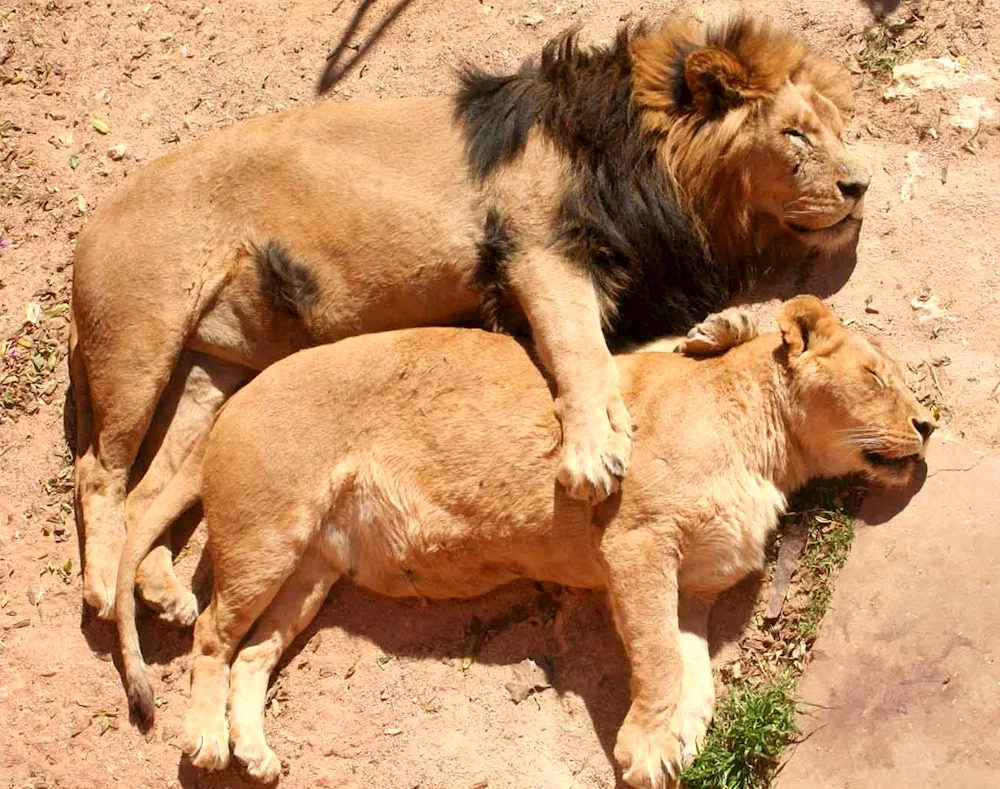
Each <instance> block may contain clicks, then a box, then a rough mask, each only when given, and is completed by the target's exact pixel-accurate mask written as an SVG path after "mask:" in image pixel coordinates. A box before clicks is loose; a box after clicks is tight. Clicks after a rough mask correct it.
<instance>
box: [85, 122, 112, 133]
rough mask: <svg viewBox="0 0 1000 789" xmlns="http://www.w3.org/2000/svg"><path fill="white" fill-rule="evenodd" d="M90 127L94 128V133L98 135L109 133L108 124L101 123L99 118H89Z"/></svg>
mask: <svg viewBox="0 0 1000 789" xmlns="http://www.w3.org/2000/svg"><path fill="white" fill-rule="evenodd" d="M90 125H91V126H93V127H94V131H96V132H97V133H98V134H109V133H110V132H111V127H110V126H109V125H108V122H107V121H102V120H101V119H100V118H91V119H90Z"/></svg>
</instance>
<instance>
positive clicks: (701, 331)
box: [677, 307, 758, 356]
mask: <svg viewBox="0 0 1000 789" xmlns="http://www.w3.org/2000/svg"><path fill="white" fill-rule="evenodd" d="M757 334H758V329H757V319H756V318H755V317H754V316H753V315H751V314H750V313H749V312H748V311H747V310H743V309H740V308H738V307H730V308H729V309H727V310H723V311H722V312H716V313H713V314H712V315H709V316H708V317H707V318H705V320H703V321H702V322H701V323H699V324H698V325H697V326H695V327H694V328H693V329H691V331H689V332H688V334H687V337H685V338H684V339H683V340H681V342H680V344H679V345H678V346H677V351H678V353H683V354H686V355H688V356H711V355H713V354H717V353H722V352H724V351H727V350H729V349H730V348H733V347H735V346H737V345H742V344H743V343H745V342H749V341H750V340H752V339H753V338H754V337H756V336H757Z"/></svg>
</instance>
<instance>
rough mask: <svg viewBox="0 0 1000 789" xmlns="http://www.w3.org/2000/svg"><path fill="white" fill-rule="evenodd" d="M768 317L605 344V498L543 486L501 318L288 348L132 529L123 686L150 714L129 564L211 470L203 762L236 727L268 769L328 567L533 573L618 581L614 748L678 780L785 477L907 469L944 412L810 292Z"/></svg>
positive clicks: (549, 427)
mask: <svg viewBox="0 0 1000 789" xmlns="http://www.w3.org/2000/svg"><path fill="white" fill-rule="evenodd" d="M779 326H780V328H781V332H780V333H775V334H766V335H761V336H759V337H755V335H756V329H755V327H754V326H753V324H752V322H751V321H750V320H749V319H748V318H747V315H746V314H745V313H741V312H738V311H735V310H729V311H726V312H724V313H721V314H720V315H716V316H712V317H710V318H709V319H708V320H707V321H706V322H705V323H703V324H702V325H701V326H699V327H698V328H697V331H696V332H694V333H693V335H692V339H690V340H687V341H684V342H682V344H681V350H683V351H685V352H686V353H687V354H688V355H687V356H684V355H680V354H671V353H656V352H638V353H633V354H630V355H621V356H617V357H615V362H616V365H617V368H618V372H619V375H620V380H621V386H622V395H623V397H624V399H625V402H626V404H627V405H628V408H629V410H630V412H631V414H632V416H633V418H634V419H635V420H636V430H635V435H634V442H635V444H634V448H633V457H634V462H633V464H632V469H631V471H630V472H629V475H628V477H627V478H626V479H625V482H624V483H623V485H622V488H621V491H620V494H619V495H618V496H616V497H614V498H612V499H609V500H608V501H607V502H605V503H603V504H601V505H596V506H595V505H592V504H589V503H587V502H581V501H578V500H575V499H573V498H571V497H569V496H568V495H567V494H566V493H565V491H564V490H563V489H562V488H561V487H559V486H553V476H554V474H555V468H556V465H557V463H558V459H557V450H558V445H559V436H560V429H559V423H558V422H557V420H556V419H555V417H554V416H553V413H552V394H551V393H550V389H549V386H548V384H547V382H546V380H545V379H544V378H543V376H542V374H541V372H540V371H539V370H538V369H537V368H536V366H535V365H534V364H533V363H532V360H531V359H530V357H529V355H528V353H527V352H526V351H525V349H524V348H523V347H522V346H520V345H518V343H517V342H516V341H515V340H513V339H511V338H509V337H504V336H502V335H496V334H489V333H486V332H482V331H478V330H471V329H444V328H441V329H433V328H428V329H410V330H404V331H398V332H388V333H384V334H377V335H368V336H365V337H357V338H352V339H348V340H344V341H343V342H340V343H337V344H334V345H329V346H323V347H321V348H315V349H310V350H306V351H302V352H301V353H297V354H295V355H294V356H292V357H290V358H288V359H286V360H283V361H281V362H279V363H278V364H275V365H274V366H273V367H271V368H270V369H269V370H268V371H267V372H265V373H264V374H263V375H261V376H259V377H258V378H257V379H255V380H254V381H253V382H251V383H250V384H249V385H248V386H246V387H245V388H244V389H243V390H242V391H240V392H239V393H237V394H236V395H235V396H234V397H233V398H232V399H231V400H230V401H229V402H228V403H227V404H226V406H225V408H224V409H223V410H222V411H221V412H220V413H219V415H218V419H217V421H216V423H215V426H214V427H213V429H212V430H211V433H210V435H209V437H208V439H207V441H202V442H200V444H199V447H198V449H196V450H195V451H193V452H192V454H191V455H190V456H189V458H188V460H187V461H186V462H185V464H184V466H183V467H182V469H181V472H180V473H179V474H178V475H177V476H175V477H174V479H173V480H172V481H171V483H170V484H169V485H168V486H167V487H166V489H165V490H164V492H163V493H162V495H161V496H160V498H159V499H157V500H156V502H155V503H154V504H153V506H152V507H150V509H149V510H148V511H147V514H146V516H145V517H144V518H143V520H142V521H140V523H139V524H137V526H136V528H134V529H133V530H132V531H131V532H130V533H129V535H128V540H127V542H126V547H125V551H124V554H123V557H122V566H121V571H120V574H119V586H118V614H119V616H118V627H119V635H120V638H121V642H122V649H123V655H124V663H125V671H124V675H125V678H126V684H127V686H128V691H129V699H130V707H131V708H132V710H133V712H134V713H135V714H136V715H137V717H138V718H139V719H140V720H141V721H143V720H144V721H148V720H149V719H150V718H151V717H152V715H153V713H154V706H153V693H152V688H151V686H150V684H149V680H148V678H147V677H146V673H145V670H144V666H143V661H142V654H141V652H140V650H139V643H138V636H137V633H136V629H135V601H134V597H133V589H134V578H135V572H136V568H137V567H138V566H139V562H140V561H141V559H142V557H143V556H144V555H145V552H146V551H147V550H148V549H149V547H150V546H151V545H152V544H153V542H154V540H155V539H156V536H157V535H158V534H159V533H160V532H161V531H162V530H163V529H165V528H166V527H167V525H168V524H169V523H170V521H171V519H172V518H174V517H176V516H177V515H178V514H179V513H180V512H182V511H183V510H184V509H185V508H186V507H188V506H190V505H191V504H192V503H193V502H194V501H195V500H196V499H197V498H198V496H199V493H200V495H201V497H202V502H203V506H204V510H205V517H206V520H207V523H208V535H209V537H208V551H209V553H210V555H211V559H212V563H213V568H214V588H213V593H212V601H211V603H210V604H209V606H208V607H207V608H206V610H205V611H204V613H202V614H201V616H200V617H199V618H198V622H197V624H196V625H195V637H194V648H193V659H192V664H191V665H192V681H191V702H190V709H189V712H188V717H187V721H186V727H185V729H186V730H185V735H184V739H183V747H184V750H185V752H187V753H188V754H189V755H190V756H191V758H192V760H193V762H194V763H195V764H196V765H198V766H201V767H205V768H216V769H217V768H222V767H224V766H225V765H226V764H227V763H228V761H229V754H230V743H231V744H232V752H233V753H234V754H235V755H236V758H237V759H238V760H239V761H240V762H242V763H244V764H245V765H246V766H247V769H248V770H249V772H250V774H251V775H253V776H254V777H256V778H260V779H262V780H272V779H274V778H276V777H277V775H278V773H279V771H280V767H281V765H280V762H279V760H278V758H277V756H275V754H274V752H273V751H271V750H270V748H269V747H268V746H267V744H266V743H265V741H264V729H263V715H264V701H265V694H266V691H267V684H268V677H269V676H270V673H271V671H272V670H273V669H274V667H275V666H276V665H277V663H278V660H279V658H280V657H281V653H282V652H283V651H284V649H285V648H286V647H287V646H288V645H289V644H290V643H291V642H292V640H293V639H294V638H295V636H296V635H297V634H298V633H299V632H300V631H301V630H302V629H303V628H304V627H306V625H307V624H308V623H309V621H310V620H311V619H312V618H313V616H314V615H315V614H316V612H317V610H318V609H319V607H320V605H321V604H322V602H323V600H324V598H325V597H326V595H327V592H328V591H329V589H330V587H331V586H332V584H333V583H334V582H335V581H336V580H337V578H338V577H340V576H342V575H346V576H347V577H348V578H350V579H351V580H353V582H354V583H357V584H361V585H362V586H365V587H367V588H369V589H372V590H375V591H377V592H380V593H382V594H386V595H393V596H409V595H416V596H421V597H434V598H446V597H466V596H473V595H478V594H481V593H483V592H486V591H487V590H489V589H492V588H493V587H496V586H498V585H500V584H504V583H507V582H508V581H512V580H514V579H517V578H534V579H539V580H548V581H554V582H557V583H562V584H567V585H572V586H578V587H586V588H591V589H606V590H607V591H608V595H609V598H610V602H611V608H612V611H613V614H614V618H615V623H616V625H617V628H618V632H619V634H620V635H621V638H622V641H623V642H624V645H625V650H626V652H627V654H628V657H629V660H630V662H631V665H632V683H631V688H632V706H631V708H630V710H629V712H628V715H627V716H626V718H625V721H624V723H623V725H622V727H621V730H620V731H619V733H618V742H617V745H616V747H615V758H616V759H617V760H618V762H619V764H620V765H621V768H622V770H623V774H624V777H625V780H626V781H627V782H629V783H630V784H632V785H633V786H663V785H664V784H665V783H666V782H667V779H668V775H669V776H672V777H676V776H677V774H678V772H679V770H680V766H681V763H682V761H683V760H684V759H686V758H687V757H689V756H691V755H692V754H693V753H694V751H695V750H696V748H697V746H698V743H699V741H700V738H701V737H702V735H703V734H704V733H705V730H706V727H707V725H708V722H709V720H710V719H711V716H712V707H713V704H714V694H713V685H712V675H711V668H710V665H709V657H708V648H707V645H706V641H705V638H706V627H707V622H708V615H709V612H710V610H711V607H712V605H713V602H714V600H715V598H716V596H717V595H718V594H719V593H721V592H722V591H724V590H726V589H728V588H729V587H730V586H732V585H733V584H735V583H736V582H737V581H739V580H740V579H741V578H742V577H743V576H744V575H746V574H747V573H749V572H751V571H753V570H755V569H757V568H759V567H761V565H762V563H763V558H764V546H765V541H766V537H767V535H768V533H769V532H770V531H771V530H772V529H773V528H774V527H775V525H776V524H777V521H778V516H779V515H780V514H781V512H782V511H783V510H784V508H785V502H786V497H787V496H788V495H789V494H790V493H791V492H792V491H794V490H795V489H796V488H797V487H799V486H800V485H802V484H804V483H805V482H806V481H807V480H808V479H809V478H810V477H814V476H820V475H822V476H835V475H841V474H847V473H852V472H865V473H867V474H869V475H870V476H871V477H872V478H873V479H875V480H877V481H879V482H882V483H887V484H889V485H896V484H902V483H904V482H906V481H908V480H909V479H910V478H911V476H912V472H913V470H914V468H915V467H916V464H917V461H918V460H919V459H920V458H921V457H922V455H923V452H924V446H925V443H926V441H927V439H928V438H929V437H930V434H931V432H932V431H933V429H934V423H933V422H932V420H931V417H930V415H929V414H928V413H927V411H926V409H924V408H923V407H922V406H921V405H920V404H919V403H918V402H917V401H916V399H915V398H914V397H913V395H912V394H911V393H910V392H909V390H908V389H907V388H906V385H905V384H904V382H903V380H902V378H901V375H900V370H899V368H898V367H897V366H896V365H895V364H894V363H893V362H892V361H891V360H890V359H889V358H888V357H887V356H885V355H884V354H883V353H882V352H881V351H880V350H879V349H878V348H876V347H875V346H873V345H871V344H870V343H869V342H867V341H866V340H864V339H863V338H862V337H860V336H859V335H856V334H852V333H851V332H849V331H848V330H846V329H845V328H843V327H842V326H841V324H840V323H839V321H838V320H837V319H836V318H835V317H834V315H833V313H832V312H830V310H829V309H828V308H827V307H826V306H825V305H824V304H823V303H822V302H821V301H819V300H818V299H816V298H814V297H812V296H806V297H799V298H796V299H793V300H792V301H789V302H786V303H785V304H784V305H783V307H782V308H781V310H780V313H779ZM729 346H731V347H729ZM727 347H729V350H728V351H726V352H725V353H724V354H723V355H720V356H707V357H705V358H700V359H698V358H691V357H690V355H691V354H692V353H694V354H706V353H717V352H721V351H723V350H725V349H726V348H727ZM202 464H204V465H203V469H204V474H203V475H202V474H201V473H199V472H200V471H201V470H202ZM255 622H256V626H255V627H254V628H253V631H252V632H250V631H251V626H253V625H254V623H255ZM248 632H249V633H250V636H249V639H248V640H247V641H246V643H245V644H243V646H242V647H241V648H240V644H241V641H242V640H243V638H244V636H246V635H247V633H248ZM238 648H239V650H238ZM237 650H238V652H237ZM234 655H235V656H236V657H235V661H233V656H234ZM231 661H232V669H231V673H230V662H231ZM227 701H228V704H229V715H228V722H227V714H226V709H227Z"/></svg>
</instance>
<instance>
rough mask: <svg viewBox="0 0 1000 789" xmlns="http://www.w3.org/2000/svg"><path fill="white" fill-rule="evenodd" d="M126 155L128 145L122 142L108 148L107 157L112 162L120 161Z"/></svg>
mask: <svg viewBox="0 0 1000 789" xmlns="http://www.w3.org/2000/svg"><path fill="white" fill-rule="evenodd" d="M126 156H128V146H127V145H126V144H125V143H123V142H120V143H118V145H112V146H111V147H110V148H108V158H109V159H110V160H111V161H113V162H120V161H121V160H122V159H124V158H125V157H126Z"/></svg>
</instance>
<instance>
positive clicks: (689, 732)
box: [670, 700, 713, 768]
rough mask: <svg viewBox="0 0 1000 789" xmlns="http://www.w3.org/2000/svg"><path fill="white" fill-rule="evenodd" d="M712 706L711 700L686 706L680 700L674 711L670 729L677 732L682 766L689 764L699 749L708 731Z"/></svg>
mask: <svg viewBox="0 0 1000 789" xmlns="http://www.w3.org/2000/svg"><path fill="white" fill-rule="evenodd" d="M712 707H713V705H712V702H711V700H709V701H708V703H707V705H704V704H700V703H698V704H692V705H690V706H688V705H685V704H684V703H683V702H682V703H681V704H680V705H678V707H677V711H676V712H675V713H674V719H673V721H671V723H670V730H671V731H674V732H677V740H678V742H679V743H680V747H681V767H682V768H684V767H687V766H688V765H689V764H691V762H693V761H694V760H695V758H696V757H697V756H698V753H699V751H701V746H702V743H704V741H705V735H706V734H707V733H708V725H709V724H710V723H711V722H712V711H713V710H712Z"/></svg>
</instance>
